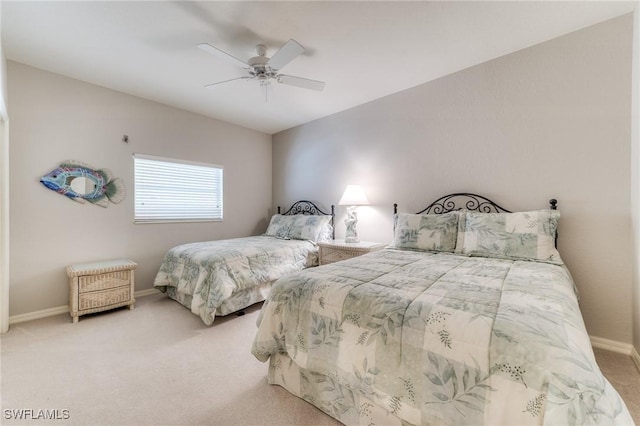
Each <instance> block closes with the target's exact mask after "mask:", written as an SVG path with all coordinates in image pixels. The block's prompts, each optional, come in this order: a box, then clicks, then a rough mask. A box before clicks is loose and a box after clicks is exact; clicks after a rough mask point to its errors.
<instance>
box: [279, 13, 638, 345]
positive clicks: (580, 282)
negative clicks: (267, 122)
mask: <svg viewBox="0 0 640 426" xmlns="http://www.w3.org/2000/svg"><path fill="white" fill-rule="evenodd" d="M632 31H633V17H632V16H631V15H626V16H623V17H620V18H616V19H613V20H611V21H607V22H605V23H602V24H599V25H596V26H593V27H590V28H587V29H584V30H581V31H578V32H575V33H572V34H569V35H566V36H563V37H560V38H557V39H554V40H551V41H548V42H545V43H542V44H539V45H536V46H533V47H531V48H528V49H525V50H521V51H519V52H516V53H513V54H510V55H508V56H504V57H502V58H498V59H496V60H492V61H490V62H487V63H484V64H481V65H478V66H475V67H472V68H469V69H466V70H463V71H461V72H458V73H456V74H452V75H449V76H446V77H443V78H441V79H438V80H436V81H433V82H430V83H427V84H424V85H421V86H418V87H415V88H413V89H410V90H407V91H404V92H401V93H397V94H394V95H391V96H388V97H386V98H383V99H379V100H376V101H373V102H371V103H368V104H365V105H362V106H359V107H356V108H353V109H351V110H348V111H345V112H342V113H339V114H335V115H333V116H330V117H327V118H324V119H321V120H317V121H315V122H312V123H308V124H306V125H303V126H300V127H297V128H294V129H290V130H288V131H285V132H282V133H279V134H277V135H274V138H273V158H274V162H273V174H274V183H273V189H274V192H273V194H274V200H273V202H274V204H278V203H288V202H291V201H292V200H295V199H297V198H300V197H309V198H313V199H317V200H320V201H322V202H323V203H325V204H331V203H337V201H338V200H339V198H340V196H341V194H342V191H343V190H344V188H345V186H346V185H347V184H349V183H360V184H362V185H364V188H365V191H366V192H367V194H368V196H369V200H370V201H371V202H372V206H369V207H366V208H360V209H359V219H360V221H359V223H358V230H359V234H360V238H361V239H363V240H374V241H383V242H388V241H389V240H390V239H391V237H392V230H391V218H392V214H391V213H392V210H391V208H392V207H391V206H392V204H393V203H394V202H397V203H399V206H400V210H401V211H409V212H412V211H417V210H419V209H420V208H422V207H424V206H425V205H426V203H428V202H429V201H431V200H433V199H435V198H437V197H439V196H441V195H444V194H447V193H451V192H458V191H468V192H476V193H481V194H485V195H487V196H489V197H490V198H491V199H493V200H494V201H496V202H498V203H499V204H501V205H502V206H504V207H506V208H509V209H511V210H527V209H537V208H544V207H546V206H547V200H549V199H550V198H552V197H555V198H557V199H558V200H559V208H560V210H561V212H562V218H561V222H560V239H559V250H560V252H561V254H562V257H563V258H564V260H565V262H566V263H567V265H568V266H569V268H570V269H571V271H572V273H573V275H574V278H575V280H576V283H577V286H578V288H579V290H580V293H581V299H580V303H581V308H582V311H583V314H584V318H585V322H586V325H587V329H588V331H589V334H591V335H593V336H598V337H601V338H606V339H611V340H615V341H619V342H625V343H631V342H632V327H631V324H632V299H631V296H632V278H631V277H632V259H631V252H632V251H631V248H632V239H631V232H630V231H631V213H630V212H631V210H630V209H631V207H630V182H631V175H630V173H631V171H630V161H629V158H630V148H631V146H630V145H631V144H630V138H631V134H630V129H631V117H630V105H631V96H630V93H631V50H632ZM337 214H338V216H339V222H338V226H337V234H338V236H343V235H344V224H343V223H342V219H344V214H345V211H344V208H342V207H341V208H339V209H338V210H337Z"/></svg>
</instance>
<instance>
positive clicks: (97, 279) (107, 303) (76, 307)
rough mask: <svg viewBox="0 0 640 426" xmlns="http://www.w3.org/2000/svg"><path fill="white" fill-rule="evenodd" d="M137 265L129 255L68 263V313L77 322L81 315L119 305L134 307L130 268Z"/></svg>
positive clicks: (131, 271)
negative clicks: (126, 257)
mask: <svg viewBox="0 0 640 426" xmlns="http://www.w3.org/2000/svg"><path fill="white" fill-rule="evenodd" d="M137 266H138V264H137V263H136V262H133V261H131V260H129V259H117V260H108V261H104V262H94V263H82V264H76V265H69V266H67V267H66V271H67V275H68V276H69V314H70V315H71V318H72V319H73V322H74V323H75V322H78V317H79V316H80V315H85V314H92V313H94V312H101V311H106V310H108V309H113V308H119V307H121V306H127V305H128V306H129V309H133V306H134V303H135V299H134V298H133V292H134V280H133V271H134V269H135V268H136V267H137Z"/></svg>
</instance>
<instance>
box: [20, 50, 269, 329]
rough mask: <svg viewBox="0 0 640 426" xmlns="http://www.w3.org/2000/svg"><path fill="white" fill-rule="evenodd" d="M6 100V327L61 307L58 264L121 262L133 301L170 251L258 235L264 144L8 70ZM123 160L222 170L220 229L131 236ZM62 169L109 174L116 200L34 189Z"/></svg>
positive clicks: (191, 118) (132, 101) (257, 136)
mask: <svg viewBox="0 0 640 426" xmlns="http://www.w3.org/2000/svg"><path fill="white" fill-rule="evenodd" d="M8 89H9V112H10V115H11V129H10V137H11V153H10V161H11V171H10V173H11V176H10V177H11V188H10V189H11V199H10V201H11V203H10V227H11V236H10V315H11V316H15V315H20V314H23V313H30V312H34V311H39V310H43V309H48V308H55V307H59V306H64V305H66V304H67V303H68V301H67V297H68V296H67V295H68V290H67V277H66V275H65V272H64V267H65V265H67V264H70V263H77V262H85V261H94V260H100V259H110V258H118V257H129V258H131V259H133V260H135V261H137V262H138V263H139V268H138V270H137V272H136V290H143V289H149V288H151V287H152V283H153V278H154V277H155V273H156V271H157V269H158V266H159V265H160V261H161V260H162V256H163V255H164V253H165V252H166V250H167V249H169V248H170V247H172V246H174V245H176V244H180V243H185V242H190V241H201V240H209V239H221V238H228V237H240V236H247V235H252V234H256V233H260V232H263V231H264V229H265V228H266V226H267V221H268V218H269V216H270V213H271V211H270V209H271V200H272V194H271V178H272V176H271V162H272V159H271V136H270V135H267V134H264V133H260V132H257V131H253V130H249V129H246V128H242V127H238V126H235V125H232V124H229V123H225V122H221V121H217V120H213V119H210V118H206V117H203V116H199V115H195V114H192V113H188V112H185V111H181V110H177V109H174V108H171V107H167V106H164V105H160V104H157V103H154V102H150V101H147V100H143V99H140V98H136V97H134V96H130V95H126V94H123V93H120V92H116V91H112V90H108V89H105V88H102V87H99V86H95V85H91V84H87V83H83V82H80V81H78V80H73V79H69V78H66V77H62V76H60V75H56V74H52V73H49V72H45V71H42V70H39V69H35V68H32V67H28V66H25V65H22V64H19V63H15V62H9V64H8ZM125 134H126V135H128V136H129V143H128V144H126V143H123V142H122V141H121V139H122V136H123V135H125ZM133 153H143V154H150V155H157V156H163V157H174V158H180V159H185V160H193V161H202V162H210V163H215V164H221V165H223V166H224V191H225V192H224V194H225V195H224V200H225V205H224V217H225V219H224V221H223V222H209V223H184V224H142V225H134V224H133V210H134V205H133V199H134V198H133V197H134V192H133V189H134V187H133V158H132V155H133ZM68 159H74V160H79V161H83V162H86V163H88V164H90V165H92V166H94V167H96V168H108V169H111V170H112V172H113V174H114V175H115V176H116V177H120V178H122V179H123V180H124V182H125V186H126V189H127V196H126V198H125V200H124V201H123V202H122V203H121V204H118V205H115V204H111V205H110V206H109V207H108V208H101V207H99V206H94V205H88V204H87V205H81V204H78V203H75V202H73V201H71V200H69V199H67V198H66V197H64V196H61V195H59V194H57V193H55V192H53V191H51V190H49V189H47V188H45V187H44V186H43V185H41V184H40V183H39V179H40V177H41V176H42V175H44V174H46V173H48V172H49V171H51V170H52V169H53V168H54V167H56V166H57V164H58V163H59V162H61V161H64V160H68Z"/></svg>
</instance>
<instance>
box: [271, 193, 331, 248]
mask: <svg viewBox="0 0 640 426" xmlns="http://www.w3.org/2000/svg"><path fill="white" fill-rule="evenodd" d="M278 214H283V215H295V214H306V215H325V216H331V228H332V238H333V239H334V240H335V239H336V227H335V218H336V212H335V206H334V205H333V204H332V205H331V213H325V212H324V211H322V209H321V208H320V207H318V206H317V205H316V204H315V203H314V202H313V201H307V200H300V201H296V202H295V203H293V204H292V205H291V207H289V210H287V211H286V212H284V213H280V206H278Z"/></svg>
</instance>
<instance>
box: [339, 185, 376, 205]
mask: <svg viewBox="0 0 640 426" xmlns="http://www.w3.org/2000/svg"><path fill="white" fill-rule="evenodd" d="M338 204H339V205H341V206H364V205H367V204H369V200H367V196H366V195H364V191H363V190H362V187H361V186H360V185H347V189H345V190H344V194H342V198H340V201H339V202H338Z"/></svg>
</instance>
